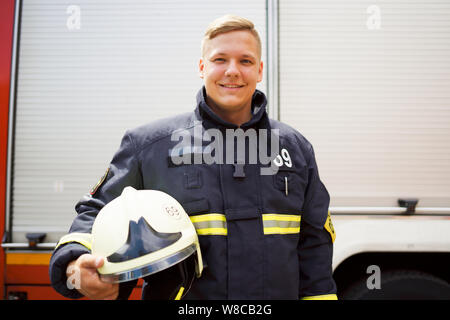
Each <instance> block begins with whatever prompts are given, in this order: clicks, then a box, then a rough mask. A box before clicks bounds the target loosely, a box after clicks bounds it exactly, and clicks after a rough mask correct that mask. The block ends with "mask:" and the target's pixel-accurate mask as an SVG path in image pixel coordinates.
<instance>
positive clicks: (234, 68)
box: [225, 60, 240, 77]
mask: <svg viewBox="0 0 450 320" xmlns="http://www.w3.org/2000/svg"><path fill="white" fill-rule="evenodd" d="M239 74H240V72H239V66H238V63H237V61H234V60H230V62H229V63H228V66H227V70H225V76H227V77H236V76H239Z"/></svg>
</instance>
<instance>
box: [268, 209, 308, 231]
mask: <svg viewBox="0 0 450 320" xmlns="http://www.w3.org/2000/svg"><path fill="white" fill-rule="evenodd" d="M262 219H263V226H264V234H292V233H299V232H300V221H301V216H300V215H291V214H275V213H266V214H263V215H262Z"/></svg>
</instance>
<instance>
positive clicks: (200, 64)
mask: <svg viewBox="0 0 450 320" xmlns="http://www.w3.org/2000/svg"><path fill="white" fill-rule="evenodd" d="M204 71H205V63H204V61H203V58H200V61H199V62H198V75H199V76H200V78H202V79H203V77H204Z"/></svg>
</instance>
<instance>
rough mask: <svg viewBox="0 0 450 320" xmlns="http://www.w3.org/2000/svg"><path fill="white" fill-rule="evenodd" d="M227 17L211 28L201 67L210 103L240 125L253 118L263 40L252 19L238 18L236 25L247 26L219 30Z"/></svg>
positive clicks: (228, 118)
mask: <svg viewBox="0 0 450 320" xmlns="http://www.w3.org/2000/svg"><path fill="white" fill-rule="evenodd" d="M226 19H227V18H224V19H222V20H217V21H215V22H214V23H213V24H212V25H211V26H210V27H209V28H208V31H207V32H206V34H205V38H204V39H203V41H202V58H201V59H200V63H199V70H200V77H201V78H203V79H204V83H205V88H206V103H207V104H208V105H209V107H210V108H211V109H212V110H213V111H214V112H215V113H216V114H217V115H219V116H220V117H221V118H222V119H224V120H226V121H228V122H231V123H234V124H237V125H241V124H242V123H245V122H247V121H248V120H250V118H251V112H250V110H251V105H252V97H253V94H254V93H255V89H256V84H257V83H258V82H260V81H261V80H262V76H263V62H262V61H261V41H260V39H259V36H258V33H257V32H256V31H255V30H254V29H253V27H252V25H251V24H250V22H247V21H245V20H244V19H239V18H235V19H236V20H237V21H239V22H240V24H237V23H236V26H237V27H239V28H242V26H247V27H248V29H237V30H232V31H228V32H224V33H218V30H222V31H225V30H224V28H223V26H221V25H220V24H221V23H222V24H225V21H226ZM221 27H222V28H221ZM229 28H231V27H229Z"/></svg>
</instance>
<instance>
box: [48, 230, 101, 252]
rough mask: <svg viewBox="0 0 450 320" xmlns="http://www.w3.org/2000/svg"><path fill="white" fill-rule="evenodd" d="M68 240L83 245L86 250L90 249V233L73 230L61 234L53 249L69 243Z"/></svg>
mask: <svg viewBox="0 0 450 320" xmlns="http://www.w3.org/2000/svg"><path fill="white" fill-rule="evenodd" d="M69 242H77V243H79V244H81V245H83V246H85V247H86V248H87V249H88V250H91V247H92V235H91V234H90V233H81V232H73V233H69V234H66V235H65V236H63V237H62V238H61V239H60V240H59V242H58V244H57V245H56V247H55V249H57V248H58V247H59V246H60V245H63V244H66V243H69Z"/></svg>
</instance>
